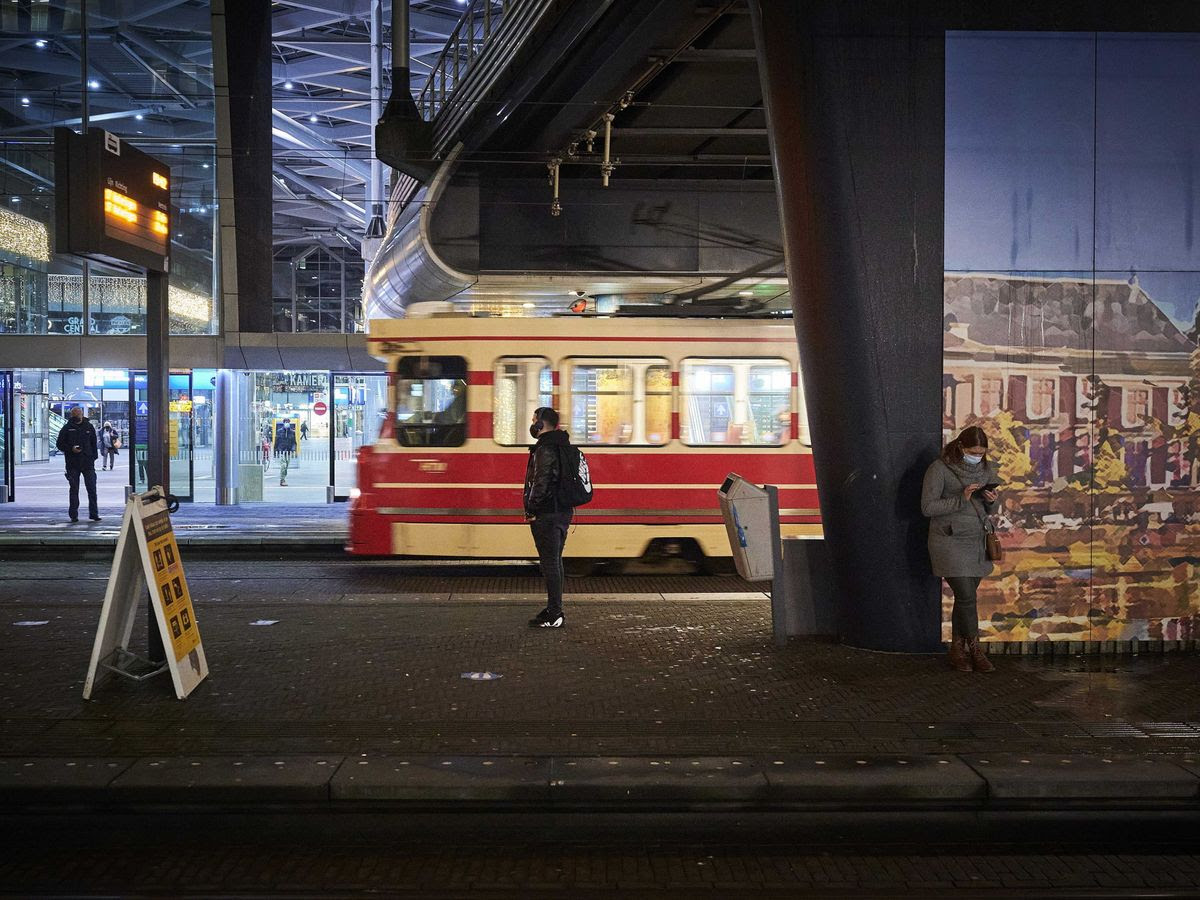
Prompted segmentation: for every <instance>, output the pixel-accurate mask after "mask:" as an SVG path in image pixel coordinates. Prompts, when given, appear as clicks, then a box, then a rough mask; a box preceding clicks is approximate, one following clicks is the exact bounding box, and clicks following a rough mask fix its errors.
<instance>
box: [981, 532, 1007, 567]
mask: <svg viewBox="0 0 1200 900" xmlns="http://www.w3.org/2000/svg"><path fill="white" fill-rule="evenodd" d="M983 537H984V540H985V542H986V543H987V558H988V559H990V560H991V561H992V562H1000V560H1002V559H1004V548H1003V547H1001V546H1000V538H999V537H997V536H996V532H994V531H989V532H987V533H986V534H984V536H983Z"/></svg>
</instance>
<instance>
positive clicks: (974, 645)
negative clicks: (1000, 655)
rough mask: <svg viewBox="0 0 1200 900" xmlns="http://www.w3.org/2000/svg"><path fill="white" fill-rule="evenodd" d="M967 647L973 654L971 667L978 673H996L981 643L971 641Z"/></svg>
mask: <svg viewBox="0 0 1200 900" xmlns="http://www.w3.org/2000/svg"><path fill="white" fill-rule="evenodd" d="M967 646H968V648H969V649H970V652H971V666H972V667H973V668H974V669H975V671H976V672H994V671H995V670H996V667H995V666H993V665H992V662H991V660H989V659H988V658H987V654H986V653H984V652H983V645H982V644H981V643H979V641H970V642H969V643H968V645H967Z"/></svg>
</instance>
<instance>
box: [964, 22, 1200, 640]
mask: <svg viewBox="0 0 1200 900" xmlns="http://www.w3.org/2000/svg"><path fill="white" fill-rule="evenodd" d="M946 76H947V77H946V91H947V98H946V273H945V277H944V303H945V319H944V322H945V334H944V345H943V346H944V355H943V358H944V366H943V395H944V396H943V423H942V424H943V431H944V434H945V437H946V439H947V440H949V439H950V438H951V437H952V436H953V435H954V434H955V433H956V432H957V431H959V430H960V429H962V428H963V427H965V426H967V425H973V424H979V425H982V426H983V427H984V428H985V429H986V430H987V432H988V434H989V436H990V439H991V449H992V454H993V456H994V457H995V458H998V460H999V462H1000V466H1001V472H1002V476H1003V478H1004V481H1005V487H1004V490H1003V493H1002V498H1001V508H1000V512H999V515H998V525H999V530H1000V531H1001V537H1002V541H1003V543H1004V545H1005V548H1006V556H1005V559H1004V561H1003V562H1002V563H1000V564H999V565H998V566H997V569H996V572H995V574H994V575H993V576H992V577H991V578H989V579H986V580H985V581H984V583H983V584H982V585H981V586H980V592H979V609H980V619H981V621H980V629H981V635H982V636H983V637H984V639H986V640H991V641H1037V640H1075V641H1080V640H1091V641H1104V640H1130V639H1135V638H1136V639H1143V640H1144V639H1150V640H1167V641H1174V640H1196V639H1200V347H1198V343H1200V241H1197V240H1196V239H1195V224H1196V223H1195V218H1196V217H1197V215H1200V214H1198V213H1197V212H1196V208H1197V206H1198V205H1200V204H1197V203H1196V202H1195V201H1196V199H1197V196H1196V195H1197V194H1198V193H1200V178H1197V175H1200V171H1197V166H1200V127H1198V126H1197V125H1196V123H1195V122H1194V121H1192V119H1193V118H1194V117H1190V116H1189V115H1187V114H1186V113H1185V110H1186V109H1188V108H1194V104H1195V103H1196V102H1197V101H1198V100H1200V96H1198V94H1200V38H1197V37H1196V36H1192V35H1185V36H1178V35H1169V36H1168V35H1081V34H1068V35H1053V34H1036V35H1024V34H1011V33H1009V34H1002V35H1000V34H983V33H958V34H952V35H950V36H948V38H947V71H946ZM948 619H949V598H948V597H947V606H946V615H945V620H947V621H948ZM946 628H947V633H948V625H947V626H946Z"/></svg>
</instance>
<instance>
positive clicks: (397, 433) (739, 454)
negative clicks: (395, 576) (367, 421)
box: [349, 316, 820, 560]
mask: <svg viewBox="0 0 1200 900" xmlns="http://www.w3.org/2000/svg"><path fill="white" fill-rule="evenodd" d="M369 340H370V347H371V352H372V353H373V355H375V356H377V357H379V358H380V359H384V360H386V361H387V364H388V373H389V384H390V398H389V411H388V420H387V422H386V423H385V424H384V425H383V427H382V429H381V433H380V437H379V440H378V441H377V442H376V443H375V444H374V445H373V446H369V447H363V448H362V449H361V450H360V451H359V458H358V486H359V487H358V491H357V492H356V493H357V496H355V498H354V500H353V503H352V505H351V511H350V541H349V550H350V552H351V553H356V554H366V555H403V556H425V557H429V556H433V557H438V556H441V557H456V558H464V557H466V558H469V557H478V558H487V559H503V558H523V557H530V556H535V555H536V553H535V551H534V547H533V541H532V538H531V537H530V533H529V527H528V526H527V525H526V524H525V523H524V521H523V518H522V506H521V491H522V487H523V483H524V476H525V462H526V459H527V455H528V453H527V451H528V447H529V445H530V444H531V443H532V439H531V438H530V436H529V431H528V428H529V422H530V419H531V417H532V414H533V410H534V409H536V408H537V407H539V406H553V407H555V408H556V409H558V410H559V412H560V415H561V418H562V421H561V425H562V427H564V428H566V429H568V430H569V431H570V433H571V440H572V441H573V442H574V443H575V444H576V445H577V446H579V447H580V449H582V450H583V451H584V453H585V454H586V455H587V458H588V465H589V468H590V470H591V474H592V482H593V484H594V485H595V496H594V499H593V500H592V502H591V503H590V504H589V505H587V506H584V507H581V508H580V509H579V510H577V512H576V517H575V523H576V526H577V527H575V528H573V530H572V533H571V535H570V536H569V537H568V539H567V546H566V554H565V555H566V556H567V557H574V558H581V557H582V558H589V559H606V560H619V559H636V558H640V557H643V556H647V555H649V556H660V555H668V556H670V555H675V556H684V557H691V558H698V557H699V554H704V555H705V556H715V557H721V556H725V557H727V556H729V555H730V551H729V544H728V541H727V538H726V535H725V529H724V526H723V525H722V522H721V516H720V512H719V509H718V506H717V488H718V487H719V486H720V484H721V482H722V481H723V480H724V478H725V476H726V475H727V474H728V473H729V472H731V471H735V472H738V473H739V474H741V475H743V476H744V477H746V478H748V479H750V480H751V481H755V482H759V483H764V482H766V483H772V484H776V485H778V486H779V493H780V496H779V500H780V508H781V513H782V528H783V533H784V534H785V535H788V534H814V533H819V532H820V516H819V511H818V508H817V488H816V484H815V478H814V475H813V465H812V454H811V452H810V450H809V446H808V425H807V419H806V417H805V414H804V406H803V399H802V398H803V392H802V391H800V389H799V359H798V354H797V348H796V339H795V335H794V333H793V331H792V327H791V324H790V323H787V324H777V323H770V322H763V321H761V320H760V321H754V320H750V321H736V320H728V319H677V318H671V319H665V318H664V319H659V318H650V319H647V318H620V317H614V318H602V317H600V318H596V317H587V318H584V317H579V318H478V317H469V316H445V317H441V316H434V317H430V318H407V319H387V320H376V321H372V322H371V333H370V338H369Z"/></svg>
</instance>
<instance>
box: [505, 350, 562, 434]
mask: <svg viewBox="0 0 1200 900" xmlns="http://www.w3.org/2000/svg"><path fill="white" fill-rule="evenodd" d="M492 383H493V387H492V436H493V437H494V438H495V441H496V443H497V444H501V445H503V446H505V447H516V446H519V445H521V444H532V443H533V438H531V437H530V436H529V422H530V420H531V419H532V418H533V411H534V410H535V409H537V408H538V407H539V406H550V405H551V404H552V403H553V402H554V400H553V396H554V381H553V378H552V377H551V374H550V362H549V360H547V359H546V358H545V357H542V356H529V357H522V356H506V357H502V358H501V359H499V360H497V361H496V368H495V377H494V378H493V380H492Z"/></svg>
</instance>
